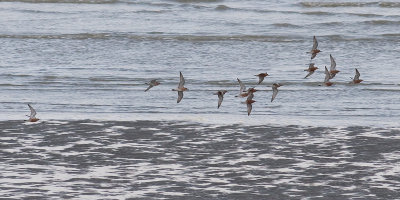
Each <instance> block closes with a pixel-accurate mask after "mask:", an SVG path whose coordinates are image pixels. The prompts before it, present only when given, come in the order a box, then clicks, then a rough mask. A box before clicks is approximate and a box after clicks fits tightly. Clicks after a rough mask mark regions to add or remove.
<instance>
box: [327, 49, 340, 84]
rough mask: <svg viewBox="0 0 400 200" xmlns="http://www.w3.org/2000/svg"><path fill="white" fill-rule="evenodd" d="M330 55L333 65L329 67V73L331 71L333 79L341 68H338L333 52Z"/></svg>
mask: <svg viewBox="0 0 400 200" xmlns="http://www.w3.org/2000/svg"><path fill="white" fill-rule="evenodd" d="M329 57H330V59H331V67H330V68H329V73H330V76H331V79H332V78H333V77H335V76H336V74H337V73H339V72H340V71H339V70H336V61H335V59H334V58H333V57H332V55H331V54H329Z"/></svg>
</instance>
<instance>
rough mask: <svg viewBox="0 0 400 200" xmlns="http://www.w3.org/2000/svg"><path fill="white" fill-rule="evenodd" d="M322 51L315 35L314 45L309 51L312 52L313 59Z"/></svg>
mask: <svg viewBox="0 0 400 200" xmlns="http://www.w3.org/2000/svg"><path fill="white" fill-rule="evenodd" d="M319 52H321V50H319V49H318V41H317V38H316V37H315V36H314V37H313V46H312V48H311V51H310V52H308V53H310V54H311V60H312V59H314V58H315V56H317V54H318V53H319Z"/></svg>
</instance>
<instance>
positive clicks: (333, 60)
mask: <svg viewBox="0 0 400 200" xmlns="http://www.w3.org/2000/svg"><path fill="white" fill-rule="evenodd" d="M329 57H330V58H331V68H330V70H331V71H332V70H336V62H335V59H333V57H332V55H330V54H329Z"/></svg>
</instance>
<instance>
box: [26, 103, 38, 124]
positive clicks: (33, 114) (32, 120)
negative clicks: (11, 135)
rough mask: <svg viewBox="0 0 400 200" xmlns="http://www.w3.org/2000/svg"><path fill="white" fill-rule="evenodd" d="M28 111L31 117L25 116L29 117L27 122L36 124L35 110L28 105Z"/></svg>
mask: <svg viewBox="0 0 400 200" xmlns="http://www.w3.org/2000/svg"><path fill="white" fill-rule="evenodd" d="M28 107H29V109H30V110H31V115H26V116H27V117H29V119H28V121H29V122H37V121H39V119H38V118H36V110H35V109H33V107H32V106H31V105H29V104H28Z"/></svg>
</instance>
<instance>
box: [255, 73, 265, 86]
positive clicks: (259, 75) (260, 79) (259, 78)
mask: <svg viewBox="0 0 400 200" xmlns="http://www.w3.org/2000/svg"><path fill="white" fill-rule="evenodd" d="M268 75H269V74H268V73H260V74H257V75H254V76H258V85H259V84H260V83H261V82H263V80H264V78H265V77H266V76H268Z"/></svg>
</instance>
